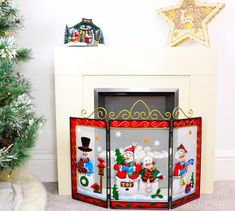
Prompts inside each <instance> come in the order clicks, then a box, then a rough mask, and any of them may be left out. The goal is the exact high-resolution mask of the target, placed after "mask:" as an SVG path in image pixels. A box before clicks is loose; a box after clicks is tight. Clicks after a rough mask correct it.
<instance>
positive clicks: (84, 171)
mask: <svg viewBox="0 0 235 211" xmlns="http://www.w3.org/2000/svg"><path fill="white" fill-rule="evenodd" d="M81 142H82V146H80V147H78V149H79V150H80V151H82V155H81V157H80V158H79V159H78V161H77V169H78V173H79V174H78V182H79V185H80V187H81V188H83V189H89V188H90V186H91V184H93V181H94V170H93V164H92V161H91V159H90V158H89V154H88V153H89V152H91V151H92V149H91V148H89V144H90V139H89V138H87V137H81Z"/></svg>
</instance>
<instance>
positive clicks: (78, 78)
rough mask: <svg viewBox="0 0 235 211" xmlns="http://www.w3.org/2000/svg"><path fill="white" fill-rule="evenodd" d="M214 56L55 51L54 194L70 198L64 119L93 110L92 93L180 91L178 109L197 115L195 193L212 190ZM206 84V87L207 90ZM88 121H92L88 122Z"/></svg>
mask: <svg viewBox="0 0 235 211" xmlns="http://www.w3.org/2000/svg"><path fill="white" fill-rule="evenodd" d="M216 71H217V57H216V51H215V50H214V49H211V48H193V49H192V48H164V49H155V48H152V49H149V48H125V49H123V48H64V47H62V48H57V49H56V51H55V97H56V134H57V160H58V186H59V194H71V185H70V184H71V174H70V144H69V134H70V129H69V117H71V116H75V117H76V116H80V111H81V110H82V109H83V108H86V109H87V111H93V110H94V106H95V104H94V89H95V88H123V87H125V88H130V89H136V88H137V89H169V88H170V89H173V88H177V89H179V90H180V94H179V106H180V107H181V108H182V109H183V110H188V109H189V108H193V110H194V116H203V133H202V140H203V143H202V145H203V146H202V163H201V164H202V176H201V192H202V193H211V192H212V191H213V163H214V145H215V134H216V129H215V128H216V127H215V122H216V121H215V120H216V106H215V105H216ZM208 84H210V86H208ZM208 97H209V100H208ZM93 118H94V117H93Z"/></svg>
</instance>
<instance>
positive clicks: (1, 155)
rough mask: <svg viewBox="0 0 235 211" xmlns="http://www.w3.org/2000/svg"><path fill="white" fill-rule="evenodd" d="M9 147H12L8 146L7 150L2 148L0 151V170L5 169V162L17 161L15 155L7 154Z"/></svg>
mask: <svg viewBox="0 0 235 211" xmlns="http://www.w3.org/2000/svg"><path fill="white" fill-rule="evenodd" d="M11 147H12V145H10V146H9V147H7V148H6V147H4V148H2V149H0V167H1V168H6V167H7V162H9V161H11V160H15V159H17V155H16V154H11V153H10V152H9V150H10V148H11Z"/></svg>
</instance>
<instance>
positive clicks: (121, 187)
mask: <svg viewBox="0 0 235 211" xmlns="http://www.w3.org/2000/svg"><path fill="white" fill-rule="evenodd" d="M134 153H135V147H134V146H131V147H128V148H127V149H125V150H124V153H123V157H124V162H123V163H122V164H117V163H116V164H115V165H114V170H116V171H117V174H116V184H117V187H118V191H119V194H120V195H121V196H130V195H134V194H137V192H138V181H139V178H140V175H139V172H140V171H141V166H140V164H138V163H136V162H134Z"/></svg>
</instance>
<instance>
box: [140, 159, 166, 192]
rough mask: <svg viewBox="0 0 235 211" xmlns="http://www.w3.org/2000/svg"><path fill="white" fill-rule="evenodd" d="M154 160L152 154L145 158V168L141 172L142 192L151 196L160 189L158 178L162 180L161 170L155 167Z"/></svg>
mask: <svg viewBox="0 0 235 211" xmlns="http://www.w3.org/2000/svg"><path fill="white" fill-rule="evenodd" d="M153 165H154V161H153V158H152V157H151V156H145V157H144V158H143V169H142V170H141V172H140V175H141V180H140V188H139V189H140V192H141V193H142V194H143V195H146V196H150V195H153V194H155V193H156V191H157V189H158V180H162V179H163V176H162V174H161V172H160V171H159V170H158V169H157V168H156V167H153Z"/></svg>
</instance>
